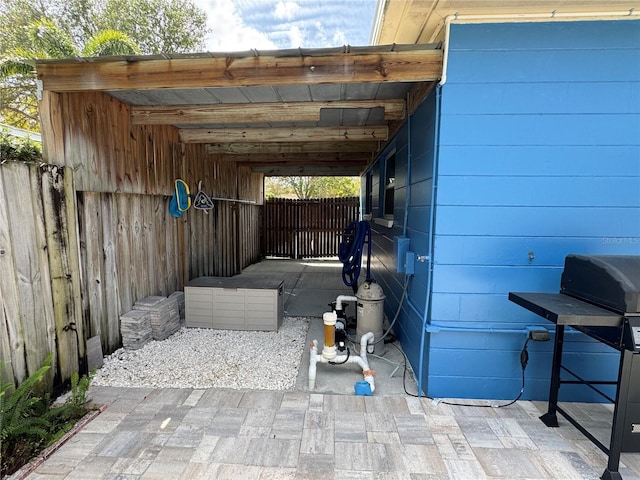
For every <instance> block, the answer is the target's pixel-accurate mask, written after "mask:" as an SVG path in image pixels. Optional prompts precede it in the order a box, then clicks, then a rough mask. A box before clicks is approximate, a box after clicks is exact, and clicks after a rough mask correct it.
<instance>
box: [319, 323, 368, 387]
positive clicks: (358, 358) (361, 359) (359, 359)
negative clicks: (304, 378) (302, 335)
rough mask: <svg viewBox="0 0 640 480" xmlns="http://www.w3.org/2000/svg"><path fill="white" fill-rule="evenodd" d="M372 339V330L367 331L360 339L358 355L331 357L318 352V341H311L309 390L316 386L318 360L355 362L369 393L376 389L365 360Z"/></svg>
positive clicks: (341, 362) (343, 362)
mask: <svg viewBox="0 0 640 480" xmlns="http://www.w3.org/2000/svg"><path fill="white" fill-rule="evenodd" d="M373 340H374V335H373V332H367V333H365V334H364V335H363V336H362V338H361V339H360V355H349V356H347V355H337V356H336V357H335V358H333V359H327V358H325V357H324V356H323V355H321V354H318V341H317V340H314V341H313V342H312V343H311V351H310V354H309V390H313V389H314V388H315V387H316V370H317V367H316V366H317V364H318V362H319V363H329V362H332V363H336V364H347V363H357V364H358V366H359V367H360V368H361V369H362V375H363V376H364V381H365V382H367V383H368V384H369V386H370V387H371V393H373V392H374V391H375V389H376V385H375V381H374V379H373V376H374V374H375V372H374V371H373V370H371V369H370V368H369V362H368V361H367V344H368V343H373Z"/></svg>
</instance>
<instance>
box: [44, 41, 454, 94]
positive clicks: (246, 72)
mask: <svg viewBox="0 0 640 480" xmlns="http://www.w3.org/2000/svg"><path fill="white" fill-rule="evenodd" d="M36 70H37V75H38V79H39V80H42V85H43V89H44V90H50V91H56V92H74V91H76V92H77V91H86V90H136V89H137V90H145V89H154V88H207V87H248V86H279V85H313V84H318V83H344V84H350V83H362V82H365V83H366V82H376V83H377V82H416V81H429V80H437V79H439V78H440V76H441V74H442V52H441V51H440V50H434V49H432V48H430V47H429V48H425V49H424V50H422V49H421V50H411V51H394V52H375V53H341V54H327V55H321V54H320V55H318V56H291V57H273V56H257V57H240V58H234V57H226V58H222V57H221V58H177V59H170V60H165V59H153V60H144V59H138V58H135V57H132V58H131V59H129V61H127V60H124V59H123V60H110V61H100V60H98V61H89V62H86V61H85V62H78V61H75V60H73V61H68V62H66V61H58V62H51V61H46V60H45V61H39V62H36Z"/></svg>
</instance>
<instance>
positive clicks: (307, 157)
mask: <svg viewBox="0 0 640 480" xmlns="http://www.w3.org/2000/svg"><path fill="white" fill-rule="evenodd" d="M371 158H372V154H371V153H369V152H360V153H334V154H319V153H304V154H300V155H263V154H261V155H257V154H252V155H242V156H237V155H221V156H220V157H219V159H220V160H224V161H231V162H241V163H262V164H269V165H298V164H300V165H327V164H336V165H348V164H357V165H366V164H367V163H368V162H369V160H371Z"/></svg>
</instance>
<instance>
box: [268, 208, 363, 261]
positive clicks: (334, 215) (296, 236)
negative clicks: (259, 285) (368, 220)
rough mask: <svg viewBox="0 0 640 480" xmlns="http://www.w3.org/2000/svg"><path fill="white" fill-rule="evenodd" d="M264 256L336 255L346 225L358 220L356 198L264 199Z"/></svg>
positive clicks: (358, 210) (318, 256)
mask: <svg viewBox="0 0 640 480" xmlns="http://www.w3.org/2000/svg"><path fill="white" fill-rule="evenodd" d="M264 209H265V215H264V235H265V252H264V254H265V256H273V257H285V258H323V257H335V256H336V255H338V245H339V244H340V237H341V234H342V232H344V230H345V228H346V227H347V226H348V225H349V223H351V222H352V221H354V220H358V218H359V212H360V200H359V199H358V197H346V198H322V199H314V200H289V199H283V198H276V199H269V200H267V201H266V202H265V207H264Z"/></svg>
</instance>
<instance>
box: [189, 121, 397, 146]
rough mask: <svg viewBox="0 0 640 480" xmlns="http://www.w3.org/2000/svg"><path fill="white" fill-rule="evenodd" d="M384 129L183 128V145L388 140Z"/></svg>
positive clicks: (376, 127)
mask: <svg viewBox="0 0 640 480" xmlns="http://www.w3.org/2000/svg"><path fill="white" fill-rule="evenodd" d="M388 130H389V129H388V127H387V126H386V125H374V126H362V127H289V128H285V127H280V128H268V127H266V128H210V129H206V128H184V129H181V130H180V140H181V141H182V142H183V143H233V142H242V143H246V142H266V143H268V142H309V141H311V142H314V141H315V142H325V141H331V142H340V141H342V142H367V141H372V140H380V141H384V140H387V139H388Z"/></svg>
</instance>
